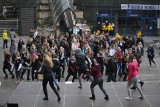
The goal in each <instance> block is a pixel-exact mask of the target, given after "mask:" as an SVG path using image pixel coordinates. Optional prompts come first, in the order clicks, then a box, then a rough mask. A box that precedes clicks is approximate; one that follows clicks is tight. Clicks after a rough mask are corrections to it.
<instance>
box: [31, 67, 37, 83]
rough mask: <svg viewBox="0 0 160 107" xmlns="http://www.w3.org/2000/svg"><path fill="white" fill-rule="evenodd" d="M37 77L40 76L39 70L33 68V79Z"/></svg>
mask: <svg viewBox="0 0 160 107" xmlns="http://www.w3.org/2000/svg"><path fill="white" fill-rule="evenodd" d="M35 71H36V72H35ZM37 77H38V73H37V70H36V69H32V81H34V79H37Z"/></svg>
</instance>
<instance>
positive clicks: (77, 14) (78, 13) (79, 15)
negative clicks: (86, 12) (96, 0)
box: [76, 11, 83, 19]
mask: <svg viewBox="0 0 160 107" xmlns="http://www.w3.org/2000/svg"><path fill="white" fill-rule="evenodd" d="M76 17H77V18H78V19H83V11H78V12H76Z"/></svg>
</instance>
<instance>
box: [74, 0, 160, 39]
mask: <svg viewBox="0 0 160 107" xmlns="http://www.w3.org/2000/svg"><path fill="white" fill-rule="evenodd" d="M74 5H75V6H76V7H77V10H79V11H83V16H84V19H86V20H87V21H88V23H89V24H91V25H93V26H96V24H97V22H101V23H103V22H105V21H108V22H110V23H115V25H116V28H115V29H116V32H119V33H120V34H134V33H135V32H136V31H138V30H140V29H141V30H142V32H143V34H144V35H146V36H156V35H158V31H159V28H160V26H159V24H160V21H159V18H160V0H112V1H111V0H85V1H84V0H74Z"/></svg>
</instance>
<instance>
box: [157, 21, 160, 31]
mask: <svg viewBox="0 0 160 107" xmlns="http://www.w3.org/2000/svg"><path fill="white" fill-rule="evenodd" d="M157 28H158V29H160V18H157Z"/></svg>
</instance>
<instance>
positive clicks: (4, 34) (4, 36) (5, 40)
mask: <svg viewBox="0 0 160 107" xmlns="http://www.w3.org/2000/svg"><path fill="white" fill-rule="evenodd" d="M5 46H6V48H8V34H7V31H6V30H4V32H3V49H5Z"/></svg>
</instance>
